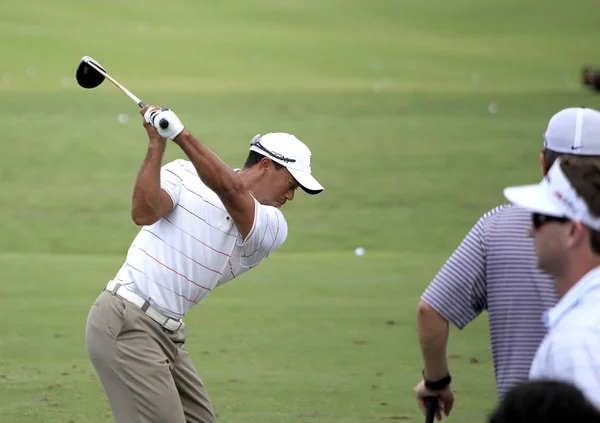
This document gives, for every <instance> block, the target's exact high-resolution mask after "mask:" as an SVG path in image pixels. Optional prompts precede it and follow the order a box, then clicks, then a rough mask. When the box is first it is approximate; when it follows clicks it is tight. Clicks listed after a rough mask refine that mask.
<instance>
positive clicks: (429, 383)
mask: <svg viewBox="0 0 600 423" xmlns="http://www.w3.org/2000/svg"><path fill="white" fill-rule="evenodd" d="M423 381H424V382H425V388H427V389H429V390H430V391H440V390H442V389H444V388H445V387H446V386H448V385H450V382H452V378H451V377H450V373H448V376H446V377H443V378H441V379H439V380H427V379H425V370H423Z"/></svg>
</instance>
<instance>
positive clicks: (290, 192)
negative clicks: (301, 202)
mask: <svg viewBox="0 0 600 423" xmlns="http://www.w3.org/2000/svg"><path fill="white" fill-rule="evenodd" d="M295 192H296V191H294V190H293V189H289V190H288V191H287V192H286V193H285V198H286V200H288V201H292V200H293V199H294V193H295Z"/></svg>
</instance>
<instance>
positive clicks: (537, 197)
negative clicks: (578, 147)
mask: <svg viewBox="0 0 600 423" xmlns="http://www.w3.org/2000/svg"><path fill="white" fill-rule="evenodd" d="M504 196H505V197H506V198H507V199H508V200H509V201H510V202H511V203H513V204H516V205H517V206H520V207H523V208H525V209H528V210H529V211H531V212H533V213H540V214H545V215H548V216H556V217H566V218H568V219H570V220H578V221H580V222H582V223H583V224H584V225H586V226H589V227H590V228H592V229H595V230H600V218H599V217H596V216H593V215H592V214H591V213H590V211H589V208H588V206H587V203H586V202H585V200H584V199H583V198H581V197H580V196H579V195H578V194H577V192H576V191H575V188H573V186H572V185H571V182H569V180H568V179H567V177H566V176H565V174H564V173H563V171H562V169H561V168H560V157H559V158H558V159H556V161H555V162H554V164H553V165H552V167H551V168H550V170H549V171H548V174H547V175H546V176H545V177H544V179H542V182H540V183H539V184H536V185H521V186H516V187H508V188H505V189H504Z"/></svg>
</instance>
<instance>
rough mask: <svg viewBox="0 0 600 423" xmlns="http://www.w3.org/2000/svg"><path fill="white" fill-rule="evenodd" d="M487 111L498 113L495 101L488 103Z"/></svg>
mask: <svg viewBox="0 0 600 423" xmlns="http://www.w3.org/2000/svg"><path fill="white" fill-rule="evenodd" d="M488 112H490V113H498V105H497V104H496V103H490V105H489V106H488Z"/></svg>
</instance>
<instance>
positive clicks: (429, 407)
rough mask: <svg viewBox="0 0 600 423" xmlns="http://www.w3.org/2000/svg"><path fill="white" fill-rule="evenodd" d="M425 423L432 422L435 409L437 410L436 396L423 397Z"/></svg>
mask: <svg viewBox="0 0 600 423" xmlns="http://www.w3.org/2000/svg"><path fill="white" fill-rule="evenodd" d="M424 401H425V423H433V421H434V419H435V411H436V410H437V405H438V398H437V397H425V398H424Z"/></svg>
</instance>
